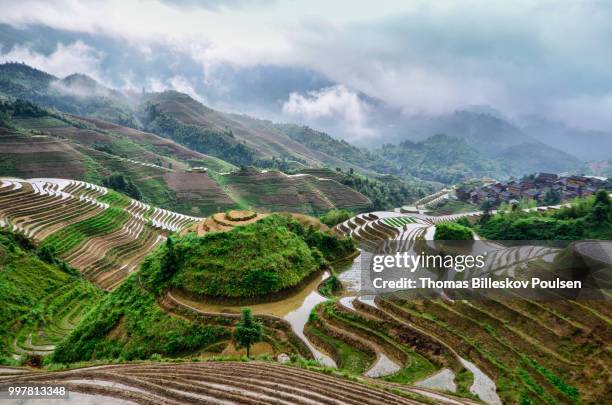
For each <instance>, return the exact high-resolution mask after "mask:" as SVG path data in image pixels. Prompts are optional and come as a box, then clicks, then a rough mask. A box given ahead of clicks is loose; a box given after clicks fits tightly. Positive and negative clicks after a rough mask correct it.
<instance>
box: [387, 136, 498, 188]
mask: <svg viewBox="0 0 612 405" xmlns="http://www.w3.org/2000/svg"><path fill="white" fill-rule="evenodd" d="M379 153H380V154H381V155H383V156H385V157H386V158H387V159H389V160H390V161H391V162H393V163H394V164H395V165H397V166H398V167H399V168H400V170H401V171H402V172H403V173H405V174H406V175H411V176H414V177H418V178H420V179H423V180H431V181H437V182H440V183H445V184H454V183H458V182H460V181H462V180H464V179H466V178H470V177H482V176H494V175H496V174H501V173H503V171H502V168H501V167H500V165H499V164H498V163H496V162H495V161H493V160H490V159H488V158H487V157H486V156H484V155H483V154H481V153H480V152H479V151H478V150H476V149H475V148H473V147H472V146H470V145H468V144H467V142H466V141H464V140H463V139H460V138H453V137H451V136H447V135H443V134H438V135H434V136H432V137H429V138H427V139H425V140H423V141H420V142H411V141H404V142H402V143H400V144H399V145H383V147H382V149H381V150H380V151H379Z"/></svg>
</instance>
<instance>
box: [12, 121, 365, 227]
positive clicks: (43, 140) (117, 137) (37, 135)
mask: <svg viewBox="0 0 612 405" xmlns="http://www.w3.org/2000/svg"><path fill="white" fill-rule="evenodd" d="M40 111H41V113H40V114H48V115H44V116H41V117H13V119H12V120H11V123H12V125H14V126H15V127H16V128H17V129H7V128H0V151H2V157H0V169H2V173H0V174H2V175H5V176H18V177H23V178H28V177H41V176H45V177H62V178H66V177H69V178H72V179H75V180H82V181H88V182H92V183H96V184H102V181H103V180H104V179H105V178H107V177H108V176H110V175H112V174H114V173H121V174H122V175H123V176H125V177H126V178H128V179H129V180H130V181H132V182H133V183H134V184H135V185H136V187H137V188H138V189H139V190H140V192H141V193H142V196H143V198H144V199H145V200H146V201H147V202H149V203H151V204H152V205H156V206H160V207H163V208H166V209H170V210H173V211H177V212H181V213H184V214H187V215H200V216H201V215H208V214H212V213H215V212H220V211H225V210H227V209H233V208H253V209H257V210H266V211H275V210H276V211H278V210H284V211H291V212H301V213H306V214H309V213H322V212H324V211H326V210H328V209H330V208H348V209H351V210H355V211H359V210H362V209H363V208H364V207H365V206H367V204H368V203H369V200H368V199H367V198H366V197H364V196H363V195H361V194H360V193H358V192H356V191H354V190H352V189H351V188H349V187H347V186H344V185H342V184H339V183H337V182H336V181H333V180H323V179H319V178H317V177H314V176H310V175H309V176H303V177H304V178H297V177H299V176H296V177H287V176H285V175H283V174H282V173H281V172H276V171H275V172H269V173H262V172H260V171H259V170H247V171H243V172H238V173H236V171H237V168H236V167H235V166H233V165H231V164H229V163H227V162H224V161H222V160H219V159H216V158H213V157H211V156H207V155H204V154H202V153H198V152H194V151H192V150H190V149H188V148H186V147H184V146H181V145H179V144H177V143H175V142H173V141H171V140H168V139H165V138H162V137H159V136H157V135H154V134H151V133H148V132H142V131H138V130H135V129H132V128H126V127H122V126H119V125H116V124H111V123H108V122H104V121H100V120H95V119H85V118H81V117H75V116H70V115H57V114H55V113H54V114H55V115H51V113H45V110H40ZM191 166H197V167H201V166H204V167H207V168H208V169H209V170H208V172H207V173H203V172H190V171H189V168H190V167H191ZM230 171H232V172H234V173H228V172H230ZM281 189H282V190H284V194H281V195H278V194H279V193H278V191H279V190H281Z"/></svg>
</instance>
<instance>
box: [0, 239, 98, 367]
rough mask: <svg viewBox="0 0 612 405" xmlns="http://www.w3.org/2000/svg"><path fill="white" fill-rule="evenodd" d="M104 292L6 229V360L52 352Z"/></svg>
mask: <svg viewBox="0 0 612 405" xmlns="http://www.w3.org/2000/svg"><path fill="white" fill-rule="evenodd" d="M47 253H48V252H47ZM101 295H102V291H100V290H99V289H98V288H96V287H94V286H93V285H92V284H90V283H89V282H87V280H84V279H82V278H80V277H78V275H77V274H75V273H74V272H73V271H72V270H70V269H69V268H67V267H66V266H64V265H62V264H61V263H59V262H58V261H57V259H55V258H53V257H52V256H50V255H48V254H44V252H43V251H41V250H37V249H36V247H35V246H34V245H32V244H31V243H30V241H29V240H27V239H25V238H23V237H22V236H20V235H17V234H14V233H11V232H9V231H7V230H0V362H2V363H4V364H7V363H8V364H11V363H17V362H18V361H19V360H21V359H22V358H24V357H26V356H28V355H43V356H44V355H47V354H50V353H51V352H52V351H53V349H54V348H55V345H56V344H57V343H58V342H59V341H61V340H62V339H63V338H64V337H65V336H66V335H67V334H68V333H69V332H70V331H71V330H72V329H73V328H74V326H75V325H76V324H77V323H78V321H79V320H80V319H81V318H82V317H83V315H84V314H85V313H86V312H87V311H88V310H89V309H90V308H91V306H92V303H94V302H95V301H96V300H97V299H99V298H100V297H101Z"/></svg>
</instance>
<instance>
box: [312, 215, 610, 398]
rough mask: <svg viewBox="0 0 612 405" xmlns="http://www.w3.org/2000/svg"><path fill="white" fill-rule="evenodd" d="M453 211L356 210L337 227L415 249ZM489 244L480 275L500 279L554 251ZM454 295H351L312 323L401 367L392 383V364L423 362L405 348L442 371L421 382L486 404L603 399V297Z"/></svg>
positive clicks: (368, 241)
mask: <svg viewBox="0 0 612 405" xmlns="http://www.w3.org/2000/svg"><path fill="white" fill-rule="evenodd" d="M458 217H459V216H445V217H438V218H434V217H427V216H424V215H419V214H415V215H402V214H397V213H390V212H377V213H370V214H360V215H358V216H356V217H353V218H351V219H349V220H348V221H345V222H344V223H341V224H339V225H338V226H336V227H335V230H336V231H337V232H340V233H342V234H345V235H350V236H352V237H353V238H354V239H356V240H357V241H359V243H360V244H361V246H362V247H369V248H375V246H374V245H373V242H380V241H384V240H398V241H400V243H401V248H402V251H415V250H416V247H415V244H416V243H417V238H418V237H419V236H422V237H425V238H426V239H432V236H433V231H434V226H433V223H434V222H439V221H441V220H442V218H443V220H445V221H446V220H451V219H456V218H458ZM487 243H488V244H489V246H490V247H491V251H490V252H489V255H488V257H487V268H488V271H491V272H494V273H495V274H497V275H500V276H503V275H513V274H514V271H515V267H517V266H518V267H520V266H524V265H525V263H545V262H547V261H550V260H553V258H554V257H556V255H557V254H559V253H560V250H559V249H555V248H550V247H541V248H533V247H521V246H516V247H510V248H506V247H504V246H501V245H497V244H495V243H494V242H487ZM540 260H544V261H540ZM357 271H358V270H357ZM350 273H351V271H347V273H346V274H344V273H343V274H341V275H340V279H341V280H343V281H345V283H346V284H347V285H348V288H349V291H351V285H353V284H354V280H353V279H352V277H353V276H352V275H351V274H350ZM358 282H359V281H358V280H357V283H358ZM357 289H358V287H357ZM452 297H453V290H446V291H444V293H442V294H441V295H440V298H439V299H424V298H423V299H415V298H414V297H411V298H409V299H408V298H402V296H401V295H396V296H377V297H375V299H365V298H367V297H365V298H364V297H360V298H358V299H354V298H353V297H350V296H349V297H346V298H342V299H341V300H339V301H338V302H337V303H335V304H332V303H327V304H325V305H323V306H321V307H320V308H319V310H318V315H319V319H320V321H318V322H316V323H314V324H313V327H314V328H316V330H318V331H319V333H322V334H323V335H324V336H328V339H329V338H334V339H336V340H339V341H341V342H344V343H345V344H349V345H352V346H353V347H354V348H358V349H359V350H360V351H361V352H362V355H361V357H362V358H364V359H369V363H367V364H370V365H371V366H370V367H372V368H374V369H376V366H377V365H378V364H381V366H380V367H381V369H386V370H392V371H393V370H395V372H397V373H399V374H391V375H390V376H389V377H387V378H389V379H391V380H397V379H398V378H399V377H398V375H401V371H398V370H402V368H403V367H406V364H407V363H408V365H410V364H413V365H418V366H419V369H426V368H427V366H426V364H427V363H423V362H422V361H421V362H419V361H418V360H414V359H411V360H407V358H410V356H411V355H412V356H414V354H411V353H410V352H409V351H407V347H406V346H408V347H409V348H411V349H412V350H413V351H414V353H416V354H417V355H420V356H422V358H424V359H426V360H427V361H428V362H429V363H430V364H432V365H433V366H434V367H436V368H437V369H440V368H442V370H444V369H447V370H450V374H449V376H450V377H447V378H446V382H444V379H443V378H441V377H440V378H437V379H434V378H433V377H431V378H427V379H425V380H423V381H422V382H423V383H426V384H428V385H429V386H431V385H430V384H432V383H433V384H441V385H439V388H444V389H450V390H452V391H456V392H463V393H467V392H472V393H474V394H478V395H479V396H480V398H481V399H483V400H485V401H486V402H488V403H500V401H501V402H503V403H529V401H532V402H533V403H578V402H580V403H602V402H605V401H606V398H608V397H609V393H610V383H609V381H608V377H607V376H608V374H609V368H610V366H611V365H612V358H611V357H610V348H611V347H610V341H611V340H610V338H611V337H612V335H611V333H612V313H611V312H610V310H609V306H608V305H606V303H605V302H603V301H602V302H597V301H584V300H580V301H574V300H566V299H557V300H555V299H554V297H553V296H551V298H553V299H552V300H546V301H533V300H527V299H524V298H521V299H519V297H518V296H517V297H516V299H513V300H509V299H491V298H489V299H482V300H471V301H465V300H453V299H452ZM351 342H352V343H351ZM402 344H403V345H402ZM337 346H338V345H337ZM338 347H340V346H338ZM341 354H342V353H338V356H340V357H338V358H339V359H340V361H341V360H342V358H341ZM383 355H384V356H385V357H386V359H385V357H383ZM373 356H374V357H373ZM381 358H382V359H383V360H381ZM374 359H375V360H374ZM417 359H418V357H417ZM389 360H390V361H391V363H389ZM393 364H394V365H393ZM383 365H384V367H383ZM372 368H370V370H371V369H372ZM439 373H442V372H441V371H440V372H439ZM409 375H412V376H413V375H414V373H411V374H409ZM440 375H442V374H440ZM430 381H432V382H430ZM441 382H442V383H441Z"/></svg>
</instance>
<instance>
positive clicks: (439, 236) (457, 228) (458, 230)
mask: <svg viewBox="0 0 612 405" xmlns="http://www.w3.org/2000/svg"><path fill="white" fill-rule="evenodd" d="M434 239H435V240H473V239H474V236H473V235H472V230H471V229H470V228H466V227H465V226H462V225H459V224H457V223H454V222H443V223H441V224H437V225H436V234H435V236H434Z"/></svg>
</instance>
